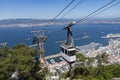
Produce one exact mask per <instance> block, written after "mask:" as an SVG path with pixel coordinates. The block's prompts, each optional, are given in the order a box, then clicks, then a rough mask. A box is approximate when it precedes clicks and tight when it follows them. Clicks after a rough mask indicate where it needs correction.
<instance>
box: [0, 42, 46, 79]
mask: <svg viewBox="0 0 120 80" xmlns="http://www.w3.org/2000/svg"><path fill="white" fill-rule="evenodd" d="M36 53H37V50H36V49H33V48H29V47H27V46H25V45H23V44H18V45H16V46H14V47H13V48H8V47H7V46H4V47H2V48H0V80H11V79H12V75H13V73H15V72H16V73H17V74H16V75H17V77H16V78H17V79H19V80H41V79H42V78H44V77H45V72H44V73H42V74H41V73H40V72H39V71H40V70H41V68H40V66H39V64H40V63H39V60H38V59H37V60H35V59H34V56H35V55H36ZM46 70H47V69H46Z"/></svg>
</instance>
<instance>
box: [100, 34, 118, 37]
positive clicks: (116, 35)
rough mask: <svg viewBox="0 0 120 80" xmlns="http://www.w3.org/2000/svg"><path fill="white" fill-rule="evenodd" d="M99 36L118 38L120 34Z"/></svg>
mask: <svg viewBox="0 0 120 80" xmlns="http://www.w3.org/2000/svg"><path fill="white" fill-rule="evenodd" d="M101 38H120V34H119V33H116V34H112V33H111V34H107V35H106V36H102V37H101Z"/></svg>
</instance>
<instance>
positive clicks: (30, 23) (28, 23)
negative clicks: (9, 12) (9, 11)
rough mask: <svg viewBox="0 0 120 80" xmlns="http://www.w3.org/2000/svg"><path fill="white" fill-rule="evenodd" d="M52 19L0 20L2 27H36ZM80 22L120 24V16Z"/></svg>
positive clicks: (63, 22)
mask: <svg viewBox="0 0 120 80" xmlns="http://www.w3.org/2000/svg"><path fill="white" fill-rule="evenodd" d="M77 20H78V19H57V20H56V21H55V22H54V23H53V25H64V24H68V23H69V22H70V21H77ZM50 21H52V19H4V20H0V27H34V26H44V25H47V24H48V23H49V22H50ZM80 24H120V18H111V19H91V20H86V21H83V22H81V23H80Z"/></svg>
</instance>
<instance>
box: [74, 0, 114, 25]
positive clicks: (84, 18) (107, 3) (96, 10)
mask: <svg viewBox="0 0 120 80" xmlns="http://www.w3.org/2000/svg"><path fill="white" fill-rule="evenodd" d="M115 1H116V0H112V1H110V2H109V3H107V4H105V5H103V6H102V7H100V8H98V9H97V10H95V11H94V12H92V13H90V14H88V15H87V16H85V17H84V18H82V19H80V20H78V21H77V22H76V23H79V22H81V21H83V20H85V19H86V18H88V17H89V16H91V15H93V14H94V13H96V12H98V11H100V10H102V9H103V8H105V7H107V6H108V5H110V4H112V3H113V2H115ZM76 23H75V24H76Z"/></svg>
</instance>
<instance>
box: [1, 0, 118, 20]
mask: <svg viewBox="0 0 120 80" xmlns="http://www.w3.org/2000/svg"><path fill="white" fill-rule="evenodd" d="M71 1H72V0H0V20H2V19H16V18H33V19H52V18H54V17H55V16H56V15H57V14H58V13H59V12H60V11H61V10H62V9H63V8H65V6H66V5H68V4H69V3H70V2H71ZM79 1H80V0H75V1H74V3H73V4H72V5H71V6H69V7H68V8H67V9H66V11H65V12H67V11H68V10H69V9H70V8H71V7H73V6H75V5H76V4H77V3H78V2H79ZM110 1H112V0H83V2H82V3H81V4H80V5H79V6H77V7H76V8H75V9H74V10H72V11H71V12H70V13H69V14H68V15H66V16H65V17H62V15H64V14H65V12H64V13H63V14H62V15H61V16H59V17H58V18H83V17H85V16H86V15H88V14H90V13H91V12H93V11H95V10H96V9H98V8H100V7H101V6H103V5H105V4H106V3H108V2H110ZM117 2H120V0H116V2H114V3H117ZM95 17H96V18H116V17H120V4H118V5H117V6H114V7H112V8H110V9H109V10H106V11H104V12H102V13H101V14H98V15H96V16H95Z"/></svg>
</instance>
